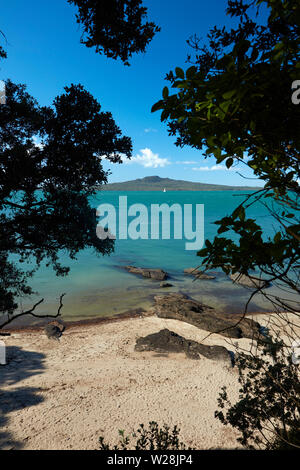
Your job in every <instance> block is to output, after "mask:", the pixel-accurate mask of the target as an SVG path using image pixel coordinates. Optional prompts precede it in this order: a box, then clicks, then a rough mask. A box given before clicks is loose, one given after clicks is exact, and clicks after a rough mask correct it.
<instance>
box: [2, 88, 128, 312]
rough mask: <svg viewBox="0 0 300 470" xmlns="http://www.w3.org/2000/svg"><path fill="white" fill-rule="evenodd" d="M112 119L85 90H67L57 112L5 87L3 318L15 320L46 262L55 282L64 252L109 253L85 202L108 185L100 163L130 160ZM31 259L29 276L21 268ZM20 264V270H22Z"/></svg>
mask: <svg viewBox="0 0 300 470" xmlns="http://www.w3.org/2000/svg"><path fill="white" fill-rule="evenodd" d="M131 151H132V144H131V139H130V138H129V137H125V136H122V133H121V130H120V129H119V128H118V126H117V125H116V123H115V121H114V119H113V117H112V115H111V113H109V112H102V111H101V106H100V104H99V103H98V102H97V101H96V100H95V99H94V98H93V96H92V95H91V94H90V93H88V92H87V91H86V90H85V89H84V88H83V86H81V85H71V86H70V87H66V88H65V93H63V94H62V95H60V96H57V97H56V98H55V100H54V102H53V106H52V107H41V106H39V105H38V103H37V102H36V100H35V99H34V98H33V97H32V96H30V95H29V94H28V93H27V91H26V87H25V86H24V85H16V84H14V83H12V82H11V81H7V82H6V104H4V105H1V106H0V233H1V239H0V265H1V284H0V312H1V313H7V314H12V313H13V312H14V311H15V309H16V308H17V301H16V297H17V296H19V295H21V294H30V293H32V290H31V288H30V287H29V286H28V284H27V278H28V276H30V275H32V274H33V272H34V271H35V270H36V269H37V268H38V267H39V266H40V264H41V262H42V261H43V262H45V263H46V265H47V266H52V267H53V269H54V270H55V271H56V274H57V275H65V274H67V273H68V271H69V269H68V268H67V267H66V266H62V265H61V263H60V261H59V253H60V251H61V250H64V252H65V253H67V254H68V255H69V257H70V258H75V257H76V254H77V253H78V252H79V251H80V250H83V249H84V248H88V247H90V248H93V249H94V250H95V252H96V253H98V254H107V253H110V252H111V251H112V249H113V242H112V241H111V240H108V239H107V240H99V238H98V237H97V236H96V213H95V210H94V209H92V208H91V207H90V205H89V201H88V197H89V196H90V195H92V194H93V192H94V188H95V186H99V185H101V184H102V183H105V182H106V176H107V174H106V172H105V171H104V170H103V168H102V164H101V158H102V157H104V156H105V158H107V159H109V160H111V161H113V162H120V161H121V155H123V154H125V155H126V156H128V157H130V156H131ZM28 259H31V260H33V268H32V269H31V270H27V271H26V269H25V268H24V269H22V266H23V267H24V262H25V261H26V260H28ZM22 263H23V264H22Z"/></svg>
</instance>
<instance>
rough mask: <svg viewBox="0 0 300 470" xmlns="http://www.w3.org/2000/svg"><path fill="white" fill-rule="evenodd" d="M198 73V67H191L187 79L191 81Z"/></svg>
mask: <svg viewBox="0 0 300 470" xmlns="http://www.w3.org/2000/svg"><path fill="white" fill-rule="evenodd" d="M196 72H197V67H195V66H194V65H193V66H192V67H190V68H189V69H187V71H186V78H188V79H189V80H191V79H192V78H193V77H194V76H195V74H196Z"/></svg>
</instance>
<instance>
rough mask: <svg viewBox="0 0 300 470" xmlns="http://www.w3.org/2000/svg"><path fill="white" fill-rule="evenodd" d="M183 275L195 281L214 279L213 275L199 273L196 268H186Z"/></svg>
mask: <svg viewBox="0 0 300 470" xmlns="http://www.w3.org/2000/svg"><path fill="white" fill-rule="evenodd" d="M184 274H190V275H191V276H195V277H197V279H203V280H212V279H216V276H214V275H213V274H206V273H202V271H199V269H198V268H187V269H185V270H184Z"/></svg>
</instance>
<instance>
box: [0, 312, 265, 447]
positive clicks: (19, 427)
mask: <svg viewBox="0 0 300 470" xmlns="http://www.w3.org/2000/svg"><path fill="white" fill-rule="evenodd" d="M259 321H260V323H261V324H267V323H268V316H266V315H264V316H260V317H259ZM164 328H168V329H169V330H171V331H174V332H176V333H178V334H180V335H182V336H184V337H185V338H187V339H193V340H196V341H198V342H203V339H204V338H205V337H206V336H207V332H206V331H202V330H200V329H198V328H196V327H194V326H192V325H188V324H186V323H183V322H180V321H177V320H165V319H160V318H157V317H156V316H145V317H138V318H127V319H123V320H121V321H117V322H107V323H102V324H98V325H97V324H93V325H78V326H72V327H69V328H67V329H66V331H65V332H64V334H63V336H62V338H61V339H60V341H55V340H50V339H48V338H47V337H46V336H45V334H44V332H43V329H40V330H37V331H16V332H13V333H12V335H11V336H10V337H7V338H2V340H4V342H5V344H6V346H7V355H8V360H9V364H8V365H7V366H5V367H1V368H0V396H1V416H0V424H1V426H0V447H1V448H2V449H98V448H99V444H98V439H99V436H101V435H103V436H104V437H105V440H106V441H108V442H110V443H116V442H117V440H118V430H119V429H124V430H126V431H127V432H130V431H132V430H133V429H136V428H137V427H138V425H139V424H140V423H144V424H148V422H149V421H152V420H154V421H157V422H158V423H159V424H160V425H163V424H164V423H167V424H168V425H170V426H174V425H178V426H179V427H180V429H181V435H180V437H181V440H182V441H184V442H185V444H186V445H188V446H192V447H195V448H197V449H234V448H238V443H237V442H236V437H237V435H236V432H235V431H234V430H233V429H232V428H229V427H224V426H223V425H222V424H221V423H220V422H219V421H218V420H217V419H215V418H214V412H215V410H216V409H217V398H218V395H219V392H220V390H221V387H222V386H224V385H226V386H227V387H228V390H229V392H230V396H231V397H232V398H233V400H234V399H235V398H237V396H238V388H239V386H238V372H237V369H236V368H232V367H231V366H230V364H228V363H225V362H222V361H221V362H215V361H212V360H210V359H206V358H204V357H201V359H200V360H192V359H188V358H187V357H186V356H185V355H184V354H168V355H161V354H155V353H152V352H143V353H141V352H136V351H135V350H134V346H135V343H136V340H137V338H138V337H141V336H146V335H148V334H150V333H156V332H158V331H160V330H161V329H164ZM237 342H238V344H239V345H240V346H241V347H242V348H248V347H249V344H250V340H247V339H240V340H234V343H237ZM204 344H208V345H223V346H225V347H227V349H229V350H231V349H232V348H231V346H232V344H230V340H229V339H226V338H224V337H221V336H219V335H215V334H214V335H212V336H210V337H209V338H208V339H206V340H205V341H204Z"/></svg>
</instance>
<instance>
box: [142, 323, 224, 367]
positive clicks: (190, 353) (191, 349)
mask: <svg viewBox="0 0 300 470" xmlns="http://www.w3.org/2000/svg"><path fill="white" fill-rule="evenodd" d="M135 351H139V352H143V351H154V352H156V353H182V352H184V353H185V354H186V356H187V357H188V358H190V359H200V358H201V356H204V357H206V358H208V359H211V360H214V361H225V362H227V363H228V364H230V365H232V361H231V356H230V353H229V351H227V349H226V348H224V347H223V346H206V345H204V344H200V343H197V342H196V341H192V340H187V339H185V338H184V337H183V336H180V335H178V334H177V333H174V332H173V331H170V330H168V329H165V330H161V331H160V332H159V333H154V334H151V335H148V336H146V337H144V338H139V339H138V340H137V342H136V345H135Z"/></svg>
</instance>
